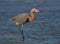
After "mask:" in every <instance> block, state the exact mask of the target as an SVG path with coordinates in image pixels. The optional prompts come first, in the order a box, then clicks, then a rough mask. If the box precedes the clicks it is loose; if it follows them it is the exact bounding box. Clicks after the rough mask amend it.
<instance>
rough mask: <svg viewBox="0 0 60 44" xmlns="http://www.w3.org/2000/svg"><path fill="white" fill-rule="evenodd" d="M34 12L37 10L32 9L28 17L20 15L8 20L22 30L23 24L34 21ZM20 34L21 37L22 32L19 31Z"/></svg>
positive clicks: (25, 14) (24, 14) (23, 14)
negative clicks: (19, 26)
mask: <svg viewBox="0 0 60 44" xmlns="http://www.w3.org/2000/svg"><path fill="white" fill-rule="evenodd" d="M35 12H39V10H38V9H36V8H32V9H31V11H30V14H29V15H28V14H27V13H22V14H20V15H17V16H15V17H13V18H11V19H10V20H11V21H13V22H15V23H16V25H22V27H21V30H22V28H23V25H24V24H25V23H28V22H32V21H33V20H34V19H35V14H34V13H35ZM21 33H22V35H23V30H22V31H21ZM23 41H24V35H23Z"/></svg>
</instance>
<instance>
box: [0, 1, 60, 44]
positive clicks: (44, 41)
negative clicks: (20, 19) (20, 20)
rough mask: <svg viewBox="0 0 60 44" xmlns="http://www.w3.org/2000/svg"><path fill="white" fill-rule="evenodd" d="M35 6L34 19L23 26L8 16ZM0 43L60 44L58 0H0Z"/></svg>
mask: <svg viewBox="0 0 60 44" xmlns="http://www.w3.org/2000/svg"><path fill="white" fill-rule="evenodd" d="M32 8H37V9H39V10H40V11H41V12H39V13H35V14H36V20H34V21H33V22H30V23H27V24H25V25H24V27H23V31H24V37H25V40H24V42H23V41H22V34H21V31H20V29H18V26H17V25H16V24H15V23H13V22H11V21H9V19H10V18H12V17H14V16H16V15H18V14H21V13H24V12H27V13H29V12H30V10H31V9H32ZM0 44H60V0H0Z"/></svg>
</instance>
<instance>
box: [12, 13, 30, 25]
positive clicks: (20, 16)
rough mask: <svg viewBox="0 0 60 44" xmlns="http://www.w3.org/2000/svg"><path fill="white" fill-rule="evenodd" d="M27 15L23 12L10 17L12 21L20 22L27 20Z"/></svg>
mask: <svg viewBox="0 0 60 44" xmlns="http://www.w3.org/2000/svg"><path fill="white" fill-rule="evenodd" d="M28 17H29V15H28V14H27V13H23V14H20V15H18V16H15V17H13V18H11V20H12V21H14V22H17V21H18V23H20V24H22V23H24V22H25V21H26V20H27V18H28Z"/></svg>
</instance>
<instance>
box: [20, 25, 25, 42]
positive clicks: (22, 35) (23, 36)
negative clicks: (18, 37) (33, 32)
mask: <svg viewBox="0 0 60 44" xmlns="http://www.w3.org/2000/svg"><path fill="white" fill-rule="evenodd" d="M22 28H23V25H22V26H21V34H22V37H23V41H24V40H25V37H24V32H23V29H22Z"/></svg>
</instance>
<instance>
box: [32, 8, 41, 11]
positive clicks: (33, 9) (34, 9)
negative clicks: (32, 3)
mask: <svg viewBox="0 0 60 44" xmlns="http://www.w3.org/2000/svg"><path fill="white" fill-rule="evenodd" d="M31 11H32V12H40V10H38V9H36V8H32V10H31Z"/></svg>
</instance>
